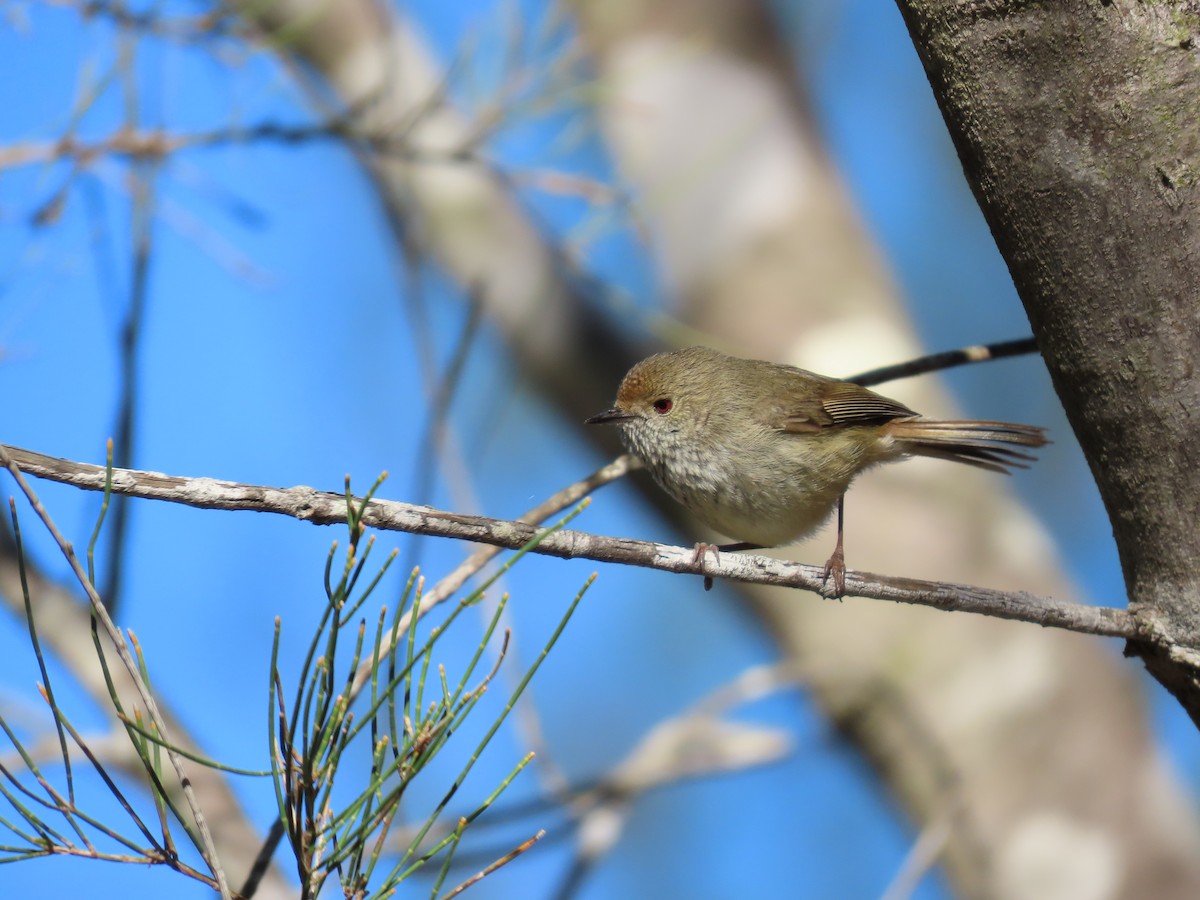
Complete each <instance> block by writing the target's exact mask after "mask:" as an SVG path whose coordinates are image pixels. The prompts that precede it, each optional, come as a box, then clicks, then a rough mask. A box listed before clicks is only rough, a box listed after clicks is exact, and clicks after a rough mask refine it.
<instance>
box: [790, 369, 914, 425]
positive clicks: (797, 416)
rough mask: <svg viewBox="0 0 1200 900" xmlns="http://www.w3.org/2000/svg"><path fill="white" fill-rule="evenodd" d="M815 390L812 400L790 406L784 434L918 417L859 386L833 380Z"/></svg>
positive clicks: (804, 400) (910, 411) (893, 402)
mask: <svg viewBox="0 0 1200 900" xmlns="http://www.w3.org/2000/svg"><path fill="white" fill-rule="evenodd" d="M814 387H815V388H816V390H814V391H812V396H811V397H805V398H804V399H802V400H799V401H796V402H792V403H791V404H789V407H788V408H787V409H786V410H785V411H784V415H783V421H782V425H781V430H782V431H784V432H787V433H790V434H806V433H811V432H814V431H820V430H821V429H824V428H831V427H834V426H838V425H882V424H884V423H885V422H890V421H892V420H893V419H905V418H908V417H910V416H915V415H916V413H915V412H913V411H912V410H911V409H909V408H908V407H907V406H905V405H904V404H903V403H899V402H897V401H895V400H890V399H888V398H887V397H884V396H882V395H880V394H876V393H875V392H874V391H869V390H867V389H866V388H864V387H861V386H859V385H857V384H850V383H849V382H846V381H832V380H831V381H827V382H824V383H823V384H820V385H814Z"/></svg>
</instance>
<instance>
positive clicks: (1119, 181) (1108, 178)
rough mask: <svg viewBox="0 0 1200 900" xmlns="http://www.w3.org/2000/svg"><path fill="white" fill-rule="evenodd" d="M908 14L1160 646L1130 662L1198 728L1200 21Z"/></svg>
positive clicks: (945, 6)
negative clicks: (1139, 664) (1141, 665)
mask: <svg viewBox="0 0 1200 900" xmlns="http://www.w3.org/2000/svg"><path fill="white" fill-rule="evenodd" d="M900 8H901V11H902V13H903V14H904V17H905V20H906V22H907V24H908V28H909V31H910V33H911V34H912V37H913V40H914V42H915V44H916V46H917V50H918V52H919V53H920V55H921V59H922V61H923V62H924V64H925V70H926V72H927V73H928V75H929V79H930V82H931V84H932V85H933V89H934V94H935V95H936V97H937V100H938V103H939V104H940V106H941V109H942V113H943V115H944V117H945V119H946V123H947V125H948V126H949V129H950V133H951V136H952V137H953V139H954V143H955V146H956V147H957V148H958V153H959V156H960V158H961V159H962V163H963V168H964V170H965V172H966V175H967V179H968V181H969V182H970V184H971V187H972V189H973V190H974V192H975V196H976V197H977V198H978V200H979V204H980V206H981V207H982V209H983V212H984V215H985V216H986V218H987V221H988V223H989V225H990V226H991V229H992V233H993V234H994V235H995V237H996V241H997V243H998V245H999V247H1000V251H1001V252H1002V253H1003V255H1004V258H1005V260H1006V261H1007V263H1008V267H1009V270H1010V271H1011V272H1012V276H1013V280H1014V281H1015V282H1016V286H1017V290H1018V291H1019V293H1020V295H1021V298H1022V300H1023V302H1024V303H1025V308H1026V310H1027V311H1028V312H1029V318H1030V321H1031V322H1032V323H1033V327H1034V331H1035V334H1036V335H1037V338H1038V343H1039V345H1040V346H1041V348H1042V353H1043V356H1044V357H1045V359H1046V365H1047V366H1048V368H1049V370H1050V374H1051V376H1052V378H1053V379H1054V386H1055V389H1056V390H1057V391H1058V394H1059V397H1060V398H1061V399H1062V402H1063V406H1064V407H1065V408H1066V411H1067V415H1068V416H1069V418H1070V420H1071V425H1072V427H1073V428H1074V429H1075V434H1076V435H1077V436H1078V438H1079V442H1080V444H1081V445H1082V447H1083V449H1084V453H1085V454H1086V456H1087V459H1088V463H1089V465H1090V466H1091V469H1092V473H1093V475H1094V476H1095V478H1096V482H1097V484H1098V485H1099V487H1100V494H1101V496H1102V497H1103V499H1104V503H1105V505H1106V507H1107V509H1108V513H1109V518H1110V519H1111V521H1112V525H1113V533H1114V535H1115V537H1116V541H1117V547H1118V549H1119V552H1120V555H1121V564H1122V568H1123V570H1124V574H1125V583H1126V588H1127V590H1128V594H1129V599H1130V608H1131V610H1133V611H1135V612H1136V613H1137V614H1138V615H1139V616H1141V617H1142V618H1143V619H1144V621H1145V622H1146V623H1147V625H1148V626H1150V627H1152V628H1153V629H1154V632H1155V633H1157V634H1158V635H1160V638H1161V639H1160V640H1159V641H1157V642H1154V643H1149V642H1147V643H1140V644H1137V645H1135V646H1131V647H1129V652H1130V653H1131V654H1133V655H1137V656H1141V657H1142V658H1143V659H1144V660H1145V662H1146V665H1147V667H1148V668H1149V670H1150V671H1151V672H1152V673H1153V674H1154V676H1155V677H1156V678H1157V679H1158V680H1159V681H1161V682H1162V683H1163V684H1164V685H1165V686H1166V687H1167V688H1168V689H1169V690H1170V691H1171V692H1172V693H1173V694H1174V695H1175V696H1176V698H1177V699H1178V700H1179V702H1180V703H1181V704H1182V705H1183V706H1184V708H1185V709H1186V710H1187V711H1188V713H1189V714H1190V715H1191V717H1192V719H1193V721H1195V722H1197V723H1200V681H1198V677H1200V668H1198V666H1197V661H1198V659H1200V653H1198V651H1200V529H1198V528H1197V527H1196V523H1197V522H1200V443H1197V440H1196V434H1197V424H1198V422H1197V415H1198V412H1197V411H1198V410H1200V373H1198V372H1197V369H1196V359H1197V354H1198V352H1200V266H1198V265H1197V258H1198V257H1197V251H1198V250H1200V208H1198V206H1197V198H1198V193H1197V191H1198V183H1200V130H1198V129H1200V124H1198V123H1200V60H1198V58H1197V52H1196V43H1195V42H1196V39H1197V32H1198V31H1200V12H1198V10H1197V7H1196V4H1194V3H1180V2H1175V3H1154V4H1144V3H1136V2H1128V0H1120V2H1111V3H1088V2H1083V0H1072V2H1059V3H1050V4H1032V5H1026V4H1012V5H1003V4H991V5H987V6H986V7H983V8H981V7H980V6H979V5H978V4H970V5H964V4H961V3H953V2H946V0H937V2H907V0H902V2H901V3H900Z"/></svg>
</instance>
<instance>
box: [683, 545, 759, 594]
mask: <svg viewBox="0 0 1200 900" xmlns="http://www.w3.org/2000/svg"><path fill="white" fill-rule="evenodd" d="M762 549H763V546H762V544H752V543H750V542H749V541H738V542H737V543H736V544H708V543H705V542H704V541H697V542H696V549H695V550H694V551H693V554H692V562H694V563H695V564H696V565H698V566H703V564H704V554H706V553H708V552H709V551H710V550H711V551H712V555H713V558H714V559H716V560H717V561H718V562H719V561H720V559H721V554H722V553H733V552H735V551H737V550H762ZM712 586H713V580H712V576H711V575H705V576H704V589H705V590H706V591H711V590H712Z"/></svg>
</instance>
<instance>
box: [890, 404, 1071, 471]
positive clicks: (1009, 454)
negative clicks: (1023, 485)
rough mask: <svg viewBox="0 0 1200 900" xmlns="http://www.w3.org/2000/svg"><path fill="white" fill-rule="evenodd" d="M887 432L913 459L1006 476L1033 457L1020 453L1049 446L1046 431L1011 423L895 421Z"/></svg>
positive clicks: (932, 420) (1020, 467)
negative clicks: (930, 459) (928, 458)
mask: <svg viewBox="0 0 1200 900" xmlns="http://www.w3.org/2000/svg"><path fill="white" fill-rule="evenodd" d="M888 431H889V432H890V433H891V435H892V437H894V438H895V439H896V441H897V442H898V443H899V444H900V446H901V447H902V448H903V449H904V452H906V453H911V454H912V455H913V456H932V457H934V458H936V459H948V460H951V461H953V462H960V463H966V464H967V465H969V466H977V467H979V468H980V469H988V470H990V471H992V472H1000V473H1002V474H1005V475H1007V474H1009V470H1010V469H1012V468H1018V469H1027V468H1029V465H1028V464H1029V463H1031V462H1033V461H1034V459H1035V457H1034V456H1032V455H1031V454H1029V453H1026V452H1023V450H1020V449H1016V448H1025V449H1030V450H1033V449H1036V448H1038V447H1042V446H1044V445H1046V444H1048V443H1049V441H1047V440H1046V437H1045V429H1043V428H1037V427H1035V426H1033V425H1017V424H1014V423H1012V422H973V421H961V422H939V421H937V420H936V419H922V418H911V419H895V420H893V421H891V422H889V423H888Z"/></svg>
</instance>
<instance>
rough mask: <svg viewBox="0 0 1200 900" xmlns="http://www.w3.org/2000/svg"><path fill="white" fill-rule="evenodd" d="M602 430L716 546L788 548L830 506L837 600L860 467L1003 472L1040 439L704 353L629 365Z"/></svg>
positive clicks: (787, 369) (832, 381) (830, 575)
mask: <svg viewBox="0 0 1200 900" xmlns="http://www.w3.org/2000/svg"><path fill="white" fill-rule="evenodd" d="M604 423H613V424H616V425H619V426H620V427H621V433H622V436H623V438H624V441H625V445H626V446H627V447H628V448H629V449H630V451H632V452H633V453H634V454H636V455H637V456H638V457H640V458H641V460H642V461H643V462H644V463H645V464H646V468H647V469H649V470H650V474H651V475H652V476H653V477H654V480H655V481H657V482H658V484H659V485H660V486H661V487H662V488H663V489H664V490H665V491H666V492H667V493H668V494H670V495H671V496H672V497H674V498H675V499H676V500H678V501H679V502H680V503H682V504H683V505H684V506H685V507H687V508H688V509H689V510H691V512H692V513H694V514H695V516H696V517H697V518H698V519H699V520H700V521H701V522H703V523H704V524H706V525H708V526H710V527H711V528H713V529H715V530H716V531H719V532H720V533H721V534H724V535H727V536H729V537H731V538H736V539H737V540H738V541H739V542H740V543H739V544H736V545H728V546H727V547H723V548H721V549H752V548H756V547H777V546H780V545H783V544H791V543H793V542H795V541H798V540H800V539H802V538H804V537H807V536H808V535H809V534H811V533H812V532H813V531H815V530H816V529H817V528H819V527H820V525H821V524H822V523H823V522H824V521H825V520H826V519H827V518H829V515H830V514H831V513H832V512H833V511H834V509H837V510H838V536H837V546H836V547H835V548H834V551H833V555H832V556H831V557H830V558H829V562H827V563H826V564H825V578H826V581H827V582H828V581H829V580H830V579H832V581H833V586H832V591H831V594H832V595H833V596H841V595H842V594H843V593H844V592H845V577H846V569H845V562H844V556H843V551H842V517H841V508H842V507H841V501H842V496H843V495H844V494H845V493H846V489H847V488H848V487H849V486H850V482H852V481H853V480H854V478H855V477H856V476H857V475H858V474H859V473H860V472H863V471H865V470H866V469H869V468H871V467H872V466H875V465H879V464H880V463H888V462H897V461H899V460H902V459H906V458H908V457H910V456H932V457H936V458H938V459H948V460H952V461H954V462H960V463H966V464H967V465H971V466H977V467H979V468H981V469H990V470H991V471H993V472H1001V473H1004V474H1007V473H1008V471H1009V469H1010V468H1012V467H1019V468H1025V467H1026V466H1025V463H1027V462H1030V461H1032V460H1033V457H1032V456H1030V455H1029V454H1028V453H1025V452H1022V449H1016V448H1024V449H1033V448H1036V447H1041V446H1042V445H1044V444H1045V443H1046V438H1045V437H1044V436H1043V429H1041V428H1036V427H1034V426H1032V425H1016V424H1013V423H1010V422H976V421H939V420H937V419H923V418H921V416H919V415H918V414H917V413H915V412H913V411H912V410H911V409H909V408H908V407H907V406H905V405H904V404H902V403H898V402H896V401H895V400H889V399H888V398H887V397H884V396H881V395H880V394H876V393H875V392H874V391H870V390H867V389H866V388H864V387H860V386H859V385H857V384H850V383H849V382H845V381H839V380H838V379H836V378H827V377H825V376H824V375H817V374H814V373H813V372H807V371H805V370H804V369H797V368H794V367H793V366H784V365H779V364H777V363H770V362H764V361H762V360H756V359H739V358H738V357H735V356H727V355H725V354H724V353H718V352H717V351H716V350H710V349H709V348H707V347H690V348H688V349H687V350H677V351H675V352H673V353H659V354H656V355H655V356H651V357H648V358H647V359H644V360H642V361H641V362H640V363H638V364H637V365H635V366H634V367H633V368H632V369H630V370H629V373H628V374H627V375H626V376H625V379H624V380H623V381H622V382H621V387H620V389H619V390H618V391H617V402H616V404H615V405H614V406H613V407H612V409H608V410H605V411H604V412H602V413H600V414H599V415H595V416H592V417H591V418H590V419H588V420H587V424H589V425H599V424H604ZM703 550H704V546H703V545H701V546H699V547H698V548H697V551H698V554H702V553H703ZM698 558H699V556H698Z"/></svg>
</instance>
